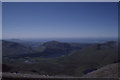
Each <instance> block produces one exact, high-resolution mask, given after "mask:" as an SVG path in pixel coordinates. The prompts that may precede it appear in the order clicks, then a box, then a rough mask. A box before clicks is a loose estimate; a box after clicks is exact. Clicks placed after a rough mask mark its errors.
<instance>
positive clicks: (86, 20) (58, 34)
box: [2, 2, 118, 38]
mask: <svg viewBox="0 0 120 80" xmlns="http://www.w3.org/2000/svg"><path fill="white" fill-rule="evenodd" d="M2 5H3V11H2V14H3V18H2V19H3V38H109V37H111V38H113V37H117V36H118V4H117V3H112V2H111V3H92V2H90V3H83V2H79V3H73V2H70V3H69V2H67V3H65V2H64V3H62V2H61V3H59V2H57V3H55V2H48V3H47V2H46V3H43V2H37V3H34V2H31V3H30V2H26V3H25V2H24V3H22V2H21V3H20V2H19V3H15V2H14V3H13V2H9V3H6V2H4V3H3V4H2Z"/></svg>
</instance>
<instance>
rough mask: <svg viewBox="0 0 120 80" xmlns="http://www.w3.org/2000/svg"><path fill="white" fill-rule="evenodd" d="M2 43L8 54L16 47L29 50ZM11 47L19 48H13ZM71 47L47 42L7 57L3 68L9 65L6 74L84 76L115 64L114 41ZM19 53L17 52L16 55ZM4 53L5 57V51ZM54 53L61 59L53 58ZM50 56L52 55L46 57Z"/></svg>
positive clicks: (115, 50) (116, 51)
mask: <svg viewBox="0 0 120 80" xmlns="http://www.w3.org/2000/svg"><path fill="white" fill-rule="evenodd" d="M3 42H4V43H3V45H4V50H9V52H11V53H12V50H15V49H16V48H19V50H21V51H24V49H25V50H26V51H28V52H29V50H31V49H29V50H28V48H26V47H23V46H22V45H20V44H16V43H8V42H6V41H3ZM8 44H9V45H8ZM13 44H14V45H15V46H19V47H14V45H13ZM71 44H72V43H71ZM71 44H70V43H63V42H58V41H49V42H46V43H44V44H42V45H41V46H40V47H37V48H35V49H33V50H32V51H31V53H25V54H21V53H19V54H21V55H17V58H9V56H7V57H8V58H9V59H7V58H4V57H3V58H4V60H3V63H4V65H6V66H10V69H9V70H8V72H18V73H35V74H40V75H42V74H45V75H52V76H58V75H59V76H60V75H62V76H63V75H65V76H83V75H86V74H88V73H90V72H92V71H96V70H98V69H99V68H101V67H103V66H106V65H108V64H113V63H116V62H118V44H117V42H114V41H109V42H106V43H99V44H90V45H89V44H88V45H87V44H85V45H83V44H82V46H81V47H80V43H79V44H74V45H73V44H72V45H71ZM78 45H79V46H78ZM73 46H74V47H73ZM76 47H79V48H76ZM9 48H10V49H9ZM11 48H12V49H11ZM20 48H21V49H20ZM19 50H17V51H18V52H19ZM17 51H16V53H17ZM69 52H70V53H69ZM6 53H7V54H8V52H6ZM6 53H3V54H6ZM16 53H15V54H16ZM68 53H69V54H68ZM9 54H10V53H9ZM12 54H13V53H12ZM38 54H40V55H38ZM56 54H57V55H59V54H60V55H62V56H59V57H58V56H57V57H56ZM51 55H55V56H52V57H49V58H46V57H45V56H51ZM5 72H7V71H5Z"/></svg>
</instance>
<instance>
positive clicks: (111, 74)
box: [83, 63, 120, 78]
mask: <svg viewBox="0 0 120 80" xmlns="http://www.w3.org/2000/svg"><path fill="white" fill-rule="evenodd" d="M119 65H120V64H118V63H115V64H110V65H107V66H104V67H102V68H100V69H98V70H96V71H93V72H91V73H88V74H86V75H84V76H83V78H101V77H104V78H118V74H119V73H120V72H118V71H119V70H118V68H119Z"/></svg>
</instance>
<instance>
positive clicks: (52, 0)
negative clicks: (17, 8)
mask: <svg viewBox="0 0 120 80" xmlns="http://www.w3.org/2000/svg"><path fill="white" fill-rule="evenodd" d="M1 1H2V2H119V1H120V0H1Z"/></svg>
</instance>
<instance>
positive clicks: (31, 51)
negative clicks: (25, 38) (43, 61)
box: [2, 40, 90, 58]
mask: <svg viewBox="0 0 120 80" xmlns="http://www.w3.org/2000/svg"><path fill="white" fill-rule="evenodd" d="M32 44H36V43H32ZM38 44H39V43H38ZM89 45H90V44H85V45H81V46H78V45H76V44H74V43H72V44H69V43H63V42H58V41H48V42H45V43H43V44H39V45H37V46H36V47H33V46H32V45H31V46H30V44H29V43H24V42H23V43H22V42H17V41H16V42H12V41H5V40H3V41H2V46H3V57H5V56H6V57H14V58H19V57H41V56H43V57H58V56H61V55H67V54H69V53H71V52H72V51H74V50H79V49H81V48H84V47H85V46H86V47H87V46H89Z"/></svg>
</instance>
